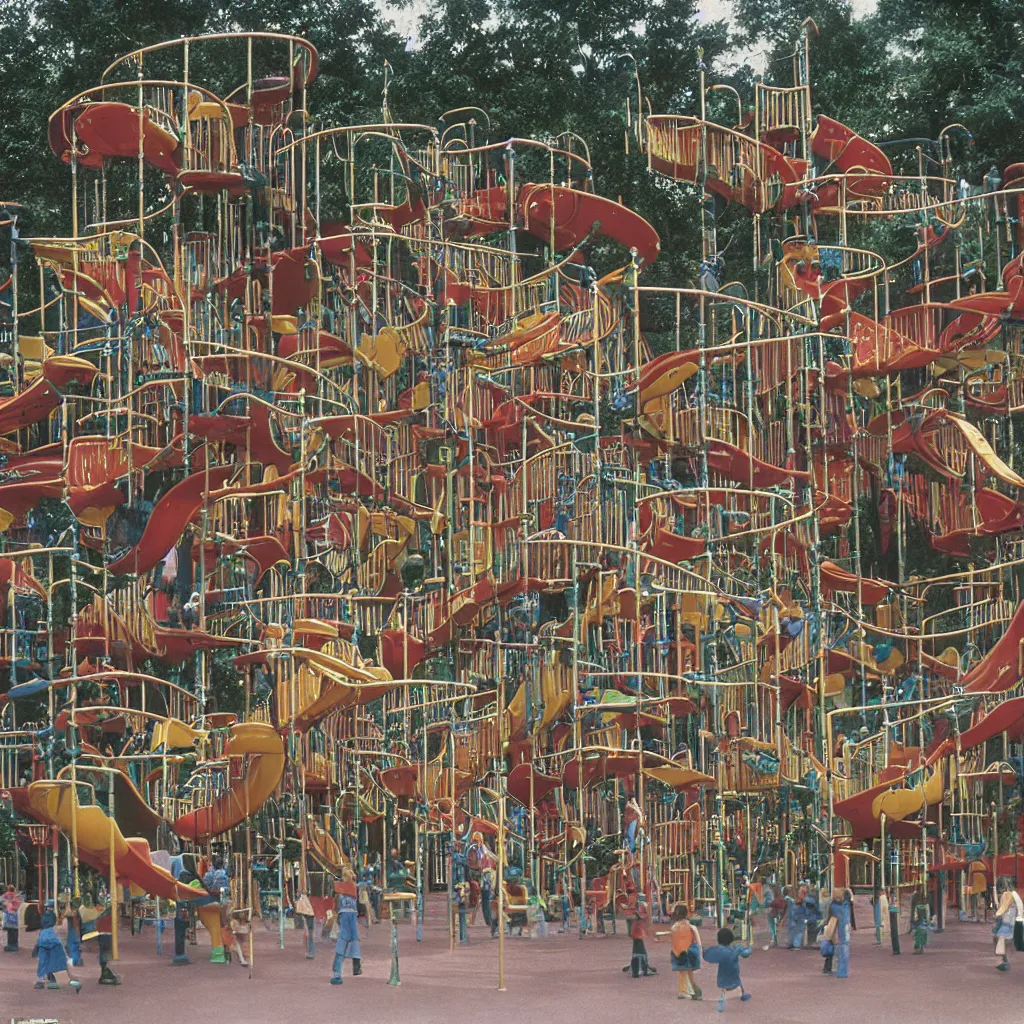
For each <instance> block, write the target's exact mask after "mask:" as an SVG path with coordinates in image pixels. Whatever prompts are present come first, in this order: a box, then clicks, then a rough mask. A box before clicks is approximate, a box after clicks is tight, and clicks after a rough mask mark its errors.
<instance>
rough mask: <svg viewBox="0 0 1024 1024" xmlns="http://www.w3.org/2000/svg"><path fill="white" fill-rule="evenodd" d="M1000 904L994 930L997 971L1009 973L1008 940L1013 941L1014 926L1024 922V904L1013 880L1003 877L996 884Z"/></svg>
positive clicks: (997, 908)
mask: <svg viewBox="0 0 1024 1024" xmlns="http://www.w3.org/2000/svg"><path fill="white" fill-rule="evenodd" d="M996 892H997V894H998V896H999V903H998V904H997V905H996V923H995V927H994V928H993V929H992V935H993V936H994V938H995V950H996V957H997V958H998V963H997V964H996V970H997V971H1008V970H1009V969H1010V960H1009V958H1008V957H1007V955H1006V940H1007V939H1010V940H1011V941H1012V940H1013V930H1014V926H1015V925H1016V923H1017V922H1018V921H1024V902H1022V901H1021V898H1020V896H1019V895H1018V894H1017V890H1016V889H1014V887H1013V879H1012V878H1007V877H1005V876H1004V877H1002V878H1000V879H999V881H998V882H997V883H996Z"/></svg>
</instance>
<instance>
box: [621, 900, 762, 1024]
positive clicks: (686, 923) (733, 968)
mask: <svg viewBox="0 0 1024 1024" xmlns="http://www.w3.org/2000/svg"><path fill="white" fill-rule="evenodd" d="M647 922H648V914H647V905H646V903H645V901H644V900H643V898H642V897H641V898H640V899H638V900H637V905H636V908H635V911H634V915H633V919H632V921H631V922H630V938H631V939H632V942H633V954H632V957H631V959H630V963H629V965H628V966H627V967H624V968H623V971H625V972H629V973H630V974H631V975H632V977H634V978H639V977H640V976H641V975H643V976H644V977H646V976H648V975H651V974H657V973H658V972H657V970H656V969H655V968H654V967H652V966H651V965H650V963H649V961H648V955H647V947H646V944H645V941H644V940H645V938H646V936H647V933H648V932H647V929H648V923H647ZM671 924H672V927H671V929H670V930H669V931H667V932H656V933H655V936H654V937H655V940H656V941H658V942H660V941H661V939H662V938H663V937H664V936H666V935H668V936H670V937H671V942H672V953H671V959H672V970H673V972H674V973H675V974H676V983H677V987H678V998H679V999H692V1000H696V1001H698V1002H699V1001H700V1000H701V999H702V998H703V992H702V991H701V988H700V986H699V985H698V984H697V982H696V980H695V978H694V972H695V971H699V970H700V968H701V966H702V963H703V962H704V961H706V962H707V963H709V964H717V966H718V973H717V977H716V985H717V987H718V990H719V995H718V1005H717V1009H718V1011H719V1012H720V1013H721V1012H723V1011H724V1010H725V999H726V995H727V994H728V993H730V992H736V991H739V993H740V1000H741V1001H742V1002H746V1001H747V1000H748V999H749V998H750V993H749V992H747V991H746V990H745V989H744V988H743V982H742V981H741V979H740V960H742V959H745V958H746V957H748V956H750V954H751V953H752V952H753V950H752V949H751V947H750V946H743V945H740V944H737V942H736V936H735V935H734V934H733V932H732V929H730V928H719V930H718V934H717V936H716V940H717V941H716V944H715V945H714V946H711V947H709V948H708V949H704V948H703V946H702V944H701V940H700V932H699V931H698V929H697V926H696V925H695V924H693V923H692V922H691V920H690V908H689V907H687V906H686V905H685V904H682V903H677V904H676V906H675V907H674V908H673V910H672V918H671Z"/></svg>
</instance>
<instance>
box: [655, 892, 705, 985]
mask: <svg viewBox="0 0 1024 1024" xmlns="http://www.w3.org/2000/svg"><path fill="white" fill-rule="evenodd" d="M689 917H690V908H689V907H687V906H686V904H685V903H677V904H676V905H675V906H674V907H673V908H672V930H671V931H670V932H669V933H668V934H670V935H671V936H672V970H673V971H675V972H676V982H677V984H678V986H679V995H678V997H677V998H679V999H686V998H687V996H689V997H690V998H691V999H693V1000H695V1001H697V1002H699V1001H700V999H701V996H702V993H701V990H700V986H699V985H698V984H697V982H696V981H695V980H694V977H693V972H694V971H699V970H700V961H701V946H700V933H699V932H698V931H697V929H696V928H694V926H693V925H692V924H690V921H689ZM663 934H665V933H664V932H659V933H658V935H659V936H660V935H663Z"/></svg>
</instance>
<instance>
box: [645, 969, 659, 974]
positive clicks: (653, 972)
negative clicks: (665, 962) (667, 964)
mask: <svg viewBox="0 0 1024 1024" xmlns="http://www.w3.org/2000/svg"><path fill="white" fill-rule="evenodd" d="M644 973H645V974H657V973H658V968H657V967H648V968H647V970H646V971H644Z"/></svg>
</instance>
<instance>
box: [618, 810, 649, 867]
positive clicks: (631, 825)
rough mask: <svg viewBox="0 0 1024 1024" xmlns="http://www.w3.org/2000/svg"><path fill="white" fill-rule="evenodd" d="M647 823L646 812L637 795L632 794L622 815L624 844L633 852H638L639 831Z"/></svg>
mask: <svg viewBox="0 0 1024 1024" xmlns="http://www.w3.org/2000/svg"><path fill="white" fill-rule="evenodd" d="M645 824H646V819H645V818H644V812H643V811H642V810H641V809H640V805H639V804H638V803H637V802H636V797H632V796H631V797H630V798H629V800H628V801H627V802H626V809H625V811H624V812H623V815H622V837H623V844H624V845H625V847H626V848H627V849H628V850H629V852H630V853H631V854H635V853H636V843H637V833H638V832H639V831H640V829H642V828H643V827H644V825H645Z"/></svg>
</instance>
